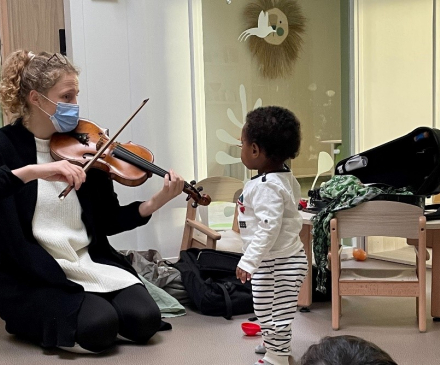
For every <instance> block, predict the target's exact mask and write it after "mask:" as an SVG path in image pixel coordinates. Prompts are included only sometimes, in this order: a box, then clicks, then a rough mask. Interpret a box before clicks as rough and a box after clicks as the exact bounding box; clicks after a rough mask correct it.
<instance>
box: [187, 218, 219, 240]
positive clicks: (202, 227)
mask: <svg viewBox="0 0 440 365" xmlns="http://www.w3.org/2000/svg"><path fill="white" fill-rule="evenodd" d="M186 224H188V225H189V226H190V227H192V228H194V229H196V230H198V231H199V232H202V233H203V234H206V235H207V236H208V237H209V238H212V239H213V240H219V239H220V238H222V235H221V234H220V233H218V232H216V231H214V230H213V229H211V228H209V227H207V226H205V225H204V224H203V223H201V222H199V221H196V220H193V219H187V220H186Z"/></svg>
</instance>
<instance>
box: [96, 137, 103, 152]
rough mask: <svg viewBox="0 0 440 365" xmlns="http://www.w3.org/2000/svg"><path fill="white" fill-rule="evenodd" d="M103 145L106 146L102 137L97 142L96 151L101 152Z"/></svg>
mask: <svg viewBox="0 0 440 365" xmlns="http://www.w3.org/2000/svg"><path fill="white" fill-rule="evenodd" d="M103 144H104V139H103V138H102V136H100V137H99V141H98V142H96V150H97V151H99V150H100V149H101V147H102V145H103Z"/></svg>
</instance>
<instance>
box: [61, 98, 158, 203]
mask: <svg viewBox="0 0 440 365" xmlns="http://www.w3.org/2000/svg"><path fill="white" fill-rule="evenodd" d="M148 100H150V99H149V98H148V99H145V100H143V101H142V103H141V105H140V106H139V107H138V108H137V109H136V110H135V111H134V113H133V114H132V115H131V116H130V117H129V118H128V119H127V121H126V122H125V123H124V125H123V126H122V127H121V128H120V129H119V130H118V131H117V132H116V133H115V135H114V136H113V137H112V138H110V139H109V140H108V141H107V142H106V143H105V144H104V145H102V147H101V148H100V149H99V150H98V152H97V153H96V154H95V156H94V157H93V158H92V159H91V160H90V161H89V162H88V163H87V165H85V166H84V167H83V170H84V172H87V171H88V170H89V169H90V167H91V166H92V165H93V164H94V163H95V161H96V160H97V159H98V158H100V157H101V155H102V154H103V153H104V151H105V150H106V149H107V147H108V146H110V145H111V144H112V143H113V142H114V140H115V139H116V137H117V136H119V134H120V133H121V132H122V131H123V130H124V128H125V127H126V126H127V125H128V123H130V122H131V120H132V119H133V118H134V117H135V116H136V114H137V113H139V111H140V110H141V109H142V108H143V107H144V105H145V104H146V103H147V101H148ZM73 188H74V185H69V186H67V187H66V188H65V189H64V190H63V191H62V192H61V193H60V195H58V198H59V199H60V200H64V198H65V197H66V196H67V194H69V193H70V192H71V191H72V189H73Z"/></svg>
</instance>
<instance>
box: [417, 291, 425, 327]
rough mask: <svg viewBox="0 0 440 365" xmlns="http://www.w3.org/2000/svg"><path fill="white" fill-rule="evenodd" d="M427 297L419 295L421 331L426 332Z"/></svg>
mask: <svg viewBox="0 0 440 365" xmlns="http://www.w3.org/2000/svg"><path fill="white" fill-rule="evenodd" d="M424 299H426V298H419V297H417V302H418V312H417V314H418V317H419V331H420V332H426V300H424Z"/></svg>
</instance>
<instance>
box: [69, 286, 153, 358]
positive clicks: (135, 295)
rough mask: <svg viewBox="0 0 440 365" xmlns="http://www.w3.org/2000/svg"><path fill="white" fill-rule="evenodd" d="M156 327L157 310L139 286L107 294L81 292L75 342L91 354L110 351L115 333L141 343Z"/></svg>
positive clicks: (146, 293)
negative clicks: (82, 293) (82, 295)
mask: <svg viewBox="0 0 440 365" xmlns="http://www.w3.org/2000/svg"><path fill="white" fill-rule="evenodd" d="M160 324H161V315H160V310H159V307H158V306H157V304H156V302H155V301H154V300H153V298H151V296H150V294H149V293H148V291H147V289H146V288H145V287H144V286H143V285H141V284H136V285H132V286H130V287H128V288H125V289H121V290H118V291H115V292H111V293H85V297H84V301H83V303H82V305H81V308H80V311H79V313H78V328H77V332H76V342H77V343H78V344H79V345H80V346H81V347H82V348H84V349H86V350H89V351H93V352H101V351H104V350H106V349H108V348H110V347H111V346H112V345H113V343H114V342H115V340H116V336H117V334H118V333H119V334H120V335H121V336H123V337H125V338H127V339H129V340H132V341H135V342H137V343H145V342H147V341H148V340H149V339H150V338H151V337H152V336H153V335H154V334H155V333H156V332H157V331H158V330H159V327H160Z"/></svg>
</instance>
